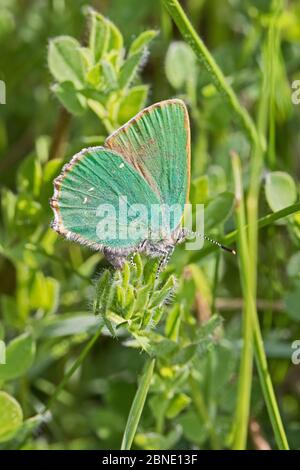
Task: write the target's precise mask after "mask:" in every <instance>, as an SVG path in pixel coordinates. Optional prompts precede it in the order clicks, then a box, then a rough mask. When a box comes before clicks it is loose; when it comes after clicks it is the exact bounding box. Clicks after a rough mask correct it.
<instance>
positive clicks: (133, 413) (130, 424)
mask: <svg viewBox="0 0 300 470" xmlns="http://www.w3.org/2000/svg"><path fill="white" fill-rule="evenodd" d="M154 366H155V359H149V360H148V361H147V362H146V364H145V368H144V372H143V375H142V377H141V379H140V384H139V387H138V389H137V392H136V394H135V397H134V399H133V402H132V405H131V408H130V411H129V415H128V419H127V423H126V427H125V431H124V434H123V439H122V444H121V450H130V449H131V445H132V442H133V439H134V436H135V433H136V430H137V427H138V424H139V421H140V418H141V415H142V412H143V408H144V405H145V401H146V397H147V394H148V390H149V387H150V383H151V379H152V375H153V370H154Z"/></svg>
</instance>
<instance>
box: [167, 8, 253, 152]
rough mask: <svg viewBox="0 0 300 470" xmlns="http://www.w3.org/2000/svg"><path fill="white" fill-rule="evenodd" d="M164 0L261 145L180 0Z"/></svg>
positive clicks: (236, 113) (241, 119) (228, 99)
mask: <svg viewBox="0 0 300 470" xmlns="http://www.w3.org/2000/svg"><path fill="white" fill-rule="evenodd" d="M162 2H163V5H164V6H165V8H166V9H167V11H168V13H169V15H170V16H171V17H172V18H173V20H174V22H175V24H176V25H177V27H178V29H179V31H180V32H181V34H182V36H183V38H184V40H185V41H186V42H187V43H188V44H189V45H190V46H191V48H192V49H193V51H194V52H195V54H196V57H197V59H198V60H199V61H200V62H201V63H202V64H203V65H204V67H205V68H206V70H207V72H208V73H209V75H210V77H211V80H212V82H213V83H214V85H215V86H216V88H217V89H218V91H219V92H220V93H221V95H222V96H223V97H224V98H226V100H227V101H228V103H229V104H230V106H231V108H232V109H233V111H234V113H235V115H236V116H237V117H238V119H239V120H240V121H241V123H242V125H243V127H244V129H245V130H246V132H247V133H248V135H249V137H250V139H251V141H252V143H253V144H254V145H259V138H258V134H257V131H256V128H255V125H254V123H253V121H252V118H251V117H250V115H249V114H248V112H247V111H246V109H245V108H243V107H242V106H241V104H240V103H239V100H238V98H237V96H236V94H235V92H234V91H233V89H232V88H231V86H230V85H229V84H228V83H227V81H226V78H225V76H224V74H223V72H222V70H221V69H220V67H219V66H218V64H217V63H216V61H215V60H214V58H213V56H212V55H211V53H210V52H209V50H208V49H207V47H206V46H205V44H204V42H203V41H202V39H201V38H200V37H199V36H198V34H197V33H196V31H195V29H194V28H193V26H192V24H191V22H190V21H189V19H188V17H187V16H186V14H185V12H184V10H183V9H182V7H181V6H180V4H179V2H178V0H162Z"/></svg>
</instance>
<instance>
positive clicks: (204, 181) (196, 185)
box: [190, 175, 208, 204]
mask: <svg viewBox="0 0 300 470" xmlns="http://www.w3.org/2000/svg"><path fill="white" fill-rule="evenodd" d="M207 199H208V176H207V175H205V176H199V177H198V178H195V179H194V180H192V183H191V193H190V200H191V202H192V204H205V203H206V202H207Z"/></svg>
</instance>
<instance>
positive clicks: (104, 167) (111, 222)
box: [51, 147, 159, 251]
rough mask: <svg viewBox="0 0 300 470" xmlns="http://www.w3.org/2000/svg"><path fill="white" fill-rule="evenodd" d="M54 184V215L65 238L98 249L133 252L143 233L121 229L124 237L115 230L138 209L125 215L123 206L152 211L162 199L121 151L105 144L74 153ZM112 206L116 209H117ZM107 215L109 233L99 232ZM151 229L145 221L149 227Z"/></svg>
mask: <svg viewBox="0 0 300 470" xmlns="http://www.w3.org/2000/svg"><path fill="white" fill-rule="evenodd" d="M54 185H55V193H54V197H53V198H52V200H51V206H52V208H53V211H54V214H55V219H54V222H53V225H52V226H53V228H54V229H55V230H56V231H57V232H59V233H61V234H62V235H64V236H65V237H67V238H69V239H73V240H75V241H78V242H81V243H83V244H87V245H90V246H91V247H93V248H95V249H102V248H103V246H107V247H109V248H117V249H128V250H129V251H130V249H132V248H134V247H135V246H137V244H138V243H139V242H141V241H142V240H143V239H144V238H145V235H141V237H140V238H138V239H133V238H132V237H130V234H129V235H128V234H126V233H125V232H123V236H122V237H120V235H119V232H118V231H117V232H116V231H115V230H114V229H116V230H119V229H125V230H126V228H127V227H126V226H127V225H128V223H130V222H132V220H133V219H134V214H131V213H130V212H129V213H126V214H124V211H125V209H124V207H126V206H127V208H129V207H130V206H132V205H133V204H142V205H143V206H144V207H145V208H147V209H148V210H149V212H148V213H149V215H150V208H151V205H152V204H159V200H158V198H157V196H156V195H155V193H154V192H153V191H152V189H151V188H150V186H149V185H148V183H147V182H146V181H145V180H144V178H142V177H141V176H140V174H139V173H138V172H137V171H136V170H135V169H134V168H133V167H132V166H131V165H129V164H128V163H127V162H126V161H124V160H123V158H122V157H121V156H120V155H118V154H117V153H116V152H113V151H111V150H109V149H106V148H104V147H92V148H89V149H85V150H83V151H81V152H80V153H79V154H77V155H75V156H74V157H73V158H72V160H71V161H70V163H68V164H67V165H66V166H65V167H64V169H63V171H62V173H61V175H60V176H59V177H58V178H56V180H55V182H54ZM120 197H121V199H122V202H121V209H120ZM108 206H110V207H108ZM109 209H115V212H113V211H112V212H110V210H109ZM121 210H122V211H123V212H122V217H123V219H122V220H121V216H120V211H121ZM104 217H105V221H106V222H107V225H108V228H109V237H108V238H107V234H106V235H105V237H103V236H102V237H101V233H103V232H101V230H100V232H99V226H98V224H99V221H101V220H103V218H104ZM124 217H125V218H124ZM126 217H127V219H126ZM123 220H124V223H123ZM146 225H147V224H146ZM147 228H148V227H147V226H145V230H147Z"/></svg>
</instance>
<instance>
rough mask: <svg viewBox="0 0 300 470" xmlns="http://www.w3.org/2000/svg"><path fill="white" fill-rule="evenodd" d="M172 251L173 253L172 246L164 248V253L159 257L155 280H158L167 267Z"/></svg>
mask: <svg viewBox="0 0 300 470" xmlns="http://www.w3.org/2000/svg"><path fill="white" fill-rule="evenodd" d="M173 251H174V246H168V247H167V248H166V251H165V252H164V253H163V256H162V257H161V259H160V261H159V264H158V267H157V271H156V276H155V279H158V277H159V275H160V273H161V271H162V270H163V269H164V268H165V267H166V266H167V264H168V262H169V260H170V258H171V256H172V254H173Z"/></svg>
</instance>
